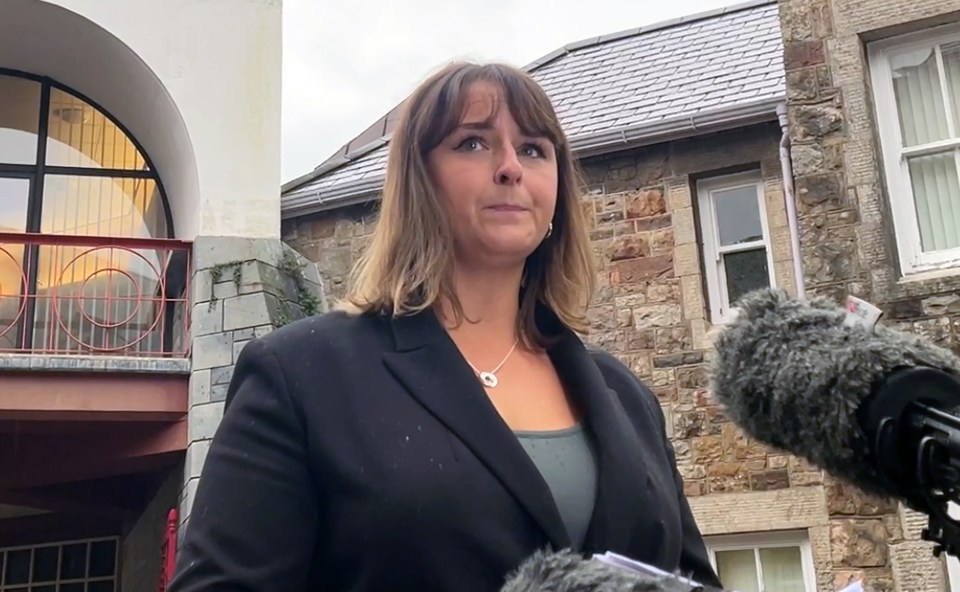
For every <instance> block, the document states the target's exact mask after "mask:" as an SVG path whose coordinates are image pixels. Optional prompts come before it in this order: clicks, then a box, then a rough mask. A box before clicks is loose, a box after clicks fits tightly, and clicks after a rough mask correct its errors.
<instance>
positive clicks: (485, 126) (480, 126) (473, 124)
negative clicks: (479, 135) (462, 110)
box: [451, 121, 550, 141]
mask: <svg viewBox="0 0 960 592" xmlns="http://www.w3.org/2000/svg"><path fill="white" fill-rule="evenodd" d="M493 127H494V126H493V122H492V121H469V122H464V123H461V124H460V125H458V126H457V127H455V128H453V131H454V132H455V131H457V130H478V131H488V130H492V129H493ZM520 131H521V133H523V135H524V136H526V137H527V138H530V139H535V140H548V141H549V140H550V138H549V137H548V136H547V135H546V134H528V133H525V132H523V130H520ZM451 133H452V132H451Z"/></svg>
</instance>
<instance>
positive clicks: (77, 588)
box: [60, 582, 83, 592]
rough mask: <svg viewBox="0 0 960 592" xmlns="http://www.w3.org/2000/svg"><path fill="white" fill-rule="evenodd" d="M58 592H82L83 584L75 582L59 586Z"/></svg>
mask: <svg viewBox="0 0 960 592" xmlns="http://www.w3.org/2000/svg"><path fill="white" fill-rule="evenodd" d="M60 592H83V584H81V583H76V582H74V583H71V584H60Z"/></svg>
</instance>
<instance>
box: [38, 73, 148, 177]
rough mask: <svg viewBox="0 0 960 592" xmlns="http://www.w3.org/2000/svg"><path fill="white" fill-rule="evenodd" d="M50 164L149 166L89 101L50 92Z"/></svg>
mask: <svg viewBox="0 0 960 592" xmlns="http://www.w3.org/2000/svg"><path fill="white" fill-rule="evenodd" d="M47 138H48V140H47V164H48V165H55V166H71V167H89V168H99V169H124V170H135V171H143V170H147V165H146V163H145V161H144V158H143V155H142V154H140V151H139V150H137V147H136V146H134V144H133V142H131V141H130V138H129V137H128V136H127V135H126V134H125V133H123V131H122V130H121V129H120V128H118V127H117V126H116V125H114V123H113V122H112V121H110V120H109V119H108V118H107V117H106V116H105V115H104V114H103V113H101V112H100V111H98V110H97V109H95V108H94V107H93V106H91V105H90V104H88V103H87V102H86V101H84V100H82V99H80V98H77V97H75V96H73V95H71V94H69V93H66V92H64V91H62V90H60V89H56V88H55V89H53V90H52V91H51V92H50V121H49V124H48V129H47Z"/></svg>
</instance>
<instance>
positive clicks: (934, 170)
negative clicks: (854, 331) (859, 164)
mask: <svg viewBox="0 0 960 592" xmlns="http://www.w3.org/2000/svg"><path fill="white" fill-rule="evenodd" d="M869 52H870V65H871V75H872V77H873V89H874V97H875V100H876V112H877V124H878V129H879V131H880V144H881V148H882V152H883V162H884V172H885V175H886V185H887V193H888V195H889V198H890V207H891V212H892V214H893V225H894V230H895V233H896V237H897V246H898V250H899V256H900V265H901V267H902V269H903V273H904V274H910V273H917V272H923V271H932V270H937V269H944V268H949V267H954V266H957V265H958V264H960V175H958V166H960V153H958V149H960V29H958V28H956V27H954V28H951V29H938V30H937V32H935V33H934V32H925V33H923V34H912V35H909V36H903V37H898V38H896V39H890V40H885V41H883V42H878V43H876V44H872V45H871V46H870V48H869Z"/></svg>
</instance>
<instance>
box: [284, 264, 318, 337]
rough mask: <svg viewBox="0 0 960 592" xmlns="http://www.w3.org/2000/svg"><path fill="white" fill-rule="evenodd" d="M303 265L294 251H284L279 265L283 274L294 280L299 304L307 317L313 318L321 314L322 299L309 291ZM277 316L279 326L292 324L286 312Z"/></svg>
mask: <svg viewBox="0 0 960 592" xmlns="http://www.w3.org/2000/svg"><path fill="white" fill-rule="evenodd" d="M303 267H304V265H303V263H301V262H300V260H299V259H298V258H297V256H296V255H295V254H294V253H293V252H292V251H284V252H283V255H282V256H281V257H280V262H279V263H278V265H277V269H279V270H280V271H281V272H282V273H283V274H285V275H286V276H287V277H289V278H290V279H291V280H293V286H294V288H295V289H296V291H297V294H296V297H297V302H298V303H299V305H300V309H301V310H303V314H304V315H305V316H308V317H311V316H313V315H315V314H317V313H319V312H320V299H319V298H317V296H316V295H314V294H313V292H311V291H310V290H309V289H307V278H306V276H305V275H304V274H303ZM278 312H279V314H278V315H277V326H278V327H282V326H283V325H286V324H287V323H289V322H290V319H289V318H288V317H287V314H286V311H284V310H282V309H281V310H280V311H278Z"/></svg>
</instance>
